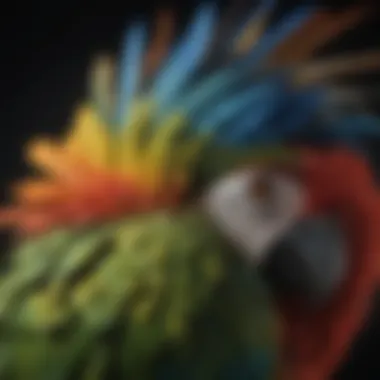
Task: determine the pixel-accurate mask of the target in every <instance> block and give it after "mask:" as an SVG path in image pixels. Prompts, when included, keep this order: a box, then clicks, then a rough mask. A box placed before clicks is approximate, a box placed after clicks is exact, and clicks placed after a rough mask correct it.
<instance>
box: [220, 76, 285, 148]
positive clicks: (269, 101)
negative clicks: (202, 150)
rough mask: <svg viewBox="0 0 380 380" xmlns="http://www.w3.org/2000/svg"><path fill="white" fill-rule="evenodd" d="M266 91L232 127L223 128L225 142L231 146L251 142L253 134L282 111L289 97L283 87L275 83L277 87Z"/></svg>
mask: <svg viewBox="0 0 380 380" xmlns="http://www.w3.org/2000/svg"><path fill="white" fill-rule="evenodd" d="M268 90H270V91H267V93H266V94H263V93H262V96H261V97H260V99H257V101H256V102H255V103H252V105H251V107H250V108H249V109H248V110H247V111H246V112H244V113H242V114H241V115H240V116H239V117H238V118H237V119H236V120H234V121H233V123H232V125H229V126H228V128H225V130H226V132H225V135H224V139H226V141H229V142H230V143H232V144H241V143H243V142H248V141H251V140H252V136H254V135H255V132H256V131H258V130H260V129H262V128H265V127H267V126H268V123H269V122H270V121H271V120H272V119H273V118H274V115H276V113H278V111H279V110H280V109H282V107H283V103H284V102H285V99H286V96H288V95H289V94H288V92H286V90H285V87H284V86H282V85H281V84H280V83H277V86H273V87H272V88H271V89H269V88H268ZM226 127H227V126H226ZM223 129H224V128H223ZM221 130H222V129H221Z"/></svg>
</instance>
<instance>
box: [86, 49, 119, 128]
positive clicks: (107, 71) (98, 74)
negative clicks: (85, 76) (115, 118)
mask: <svg viewBox="0 0 380 380" xmlns="http://www.w3.org/2000/svg"><path fill="white" fill-rule="evenodd" d="M114 82H115V67H114V62H113V61H112V59H111V58H110V57H108V56H100V57H98V58H97V59H96V60H95V61H94V64H93V66H92V68H91V69H90V91H89V92H90V99H91V103H92V106H93V107H94V108H95V109H96V110H97V112H98V114H99V116H100V118H101V119H102V121H103V122H104V123H105V124H109V123H111V122H112V115H113V112H114V106H115V99H114V92H115V88H114V87H115V83H114Z"/></svg>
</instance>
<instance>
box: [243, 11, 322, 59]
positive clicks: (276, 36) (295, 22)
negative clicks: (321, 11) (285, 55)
mask: <svg viewBox="0 0 380 380" xmlns="http://www.w3.org/2000/svg"><path fill="white" fill-rule="evenodd" d="M314 11H315V9H313V8H311V7H307V6H302V7H299V8H298V9H296V10H295V11H293V12H291V13H290V14H289V15H285V16H284V17H283V18H282V19H281V20H280V21H279V22H278V24H276V25H274V26H272V28H270V29H269V30H268V32H266V33H265V34H264V35H263V37H262V38H261V39H260V41H259V43H258V44H257V45H256V46H254V47H253V49H252V51H251V52H250V53H248V56H247V62H248V63H249V64H250V65H258V64H262V62H263V61H264V60H266V58H267V56H268V54H270V53H271V52H272V50H273V49H275V48H276V47H277V45H278V44H279V43H281V41H284V40H285V39H286V38H287V37H288V36H289V35H291V34H292V33H293V32H294V31H295V30H297V29H298V28H299V27H300V26H302V25H303V24H304V23H305V22H306V21H307V20H308V19H309V18H310V17H311V16H312V15H313V13H314Z"/></svg>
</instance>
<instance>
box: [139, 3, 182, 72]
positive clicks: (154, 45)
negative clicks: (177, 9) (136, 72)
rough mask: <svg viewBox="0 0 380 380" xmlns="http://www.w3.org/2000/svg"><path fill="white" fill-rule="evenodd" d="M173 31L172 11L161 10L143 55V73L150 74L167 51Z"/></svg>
mask: <svg viewBox="0 0 380 380" xmlns="http://www.w3.org/2000/svg"><path fill="white" fill-rule="evenodd" d="M174 31H175V23H174V15H173V12H171V11H168V10H165V11H161V12H160V13H159V14H158V16H157V20H156V27H155V32H154V37H153V39H152V42H151V44H150V46H149V49H148V51H147V52H146V55H145V62H144V69H143V72H144V75H145V76H150V75H152V74H153V73H154V72H155V71H156V70H157V68H158V67H159V65H160V64H161V62H162V60H163V59H164V57H165V56H166V54H167V53H168V51H169V48H170V43H171V41H172V39H173V36H174Z"/></svg>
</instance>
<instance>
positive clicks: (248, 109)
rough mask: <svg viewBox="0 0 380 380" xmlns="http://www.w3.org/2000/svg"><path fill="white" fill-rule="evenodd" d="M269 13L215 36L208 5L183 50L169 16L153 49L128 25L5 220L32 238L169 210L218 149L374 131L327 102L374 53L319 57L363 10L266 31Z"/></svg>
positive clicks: (39, 152) (262, 9) (284, 22)
mask: <svg viewBox="0 0 380 380" xmlns="http://www.w3.org/2000/svg"><path fill="white" fill-rule="evenodd" d="M239 6H240V4H239ZM274 7H275V4H274V2H273V1H265V2H264V3H263V4H262V5H261V6H258V7H257V9H256V10H255V12H253V13H250V14H249V16H248V17H246V19H245V20H242V19H241V15H242V8H240V12H237V14H239V22H234V20H230V22H229V23H228V24H229V25H228V27H226V28H221V27H219V28H218V25H219V23H218V21H219V14H218V8H217V7H216V6H215V4H213V3H204V4H202V5H200V6H199V7H198V8H197V9H196V10H195V12H194V15H193V19H192V21H191V22H190V23H189V25H188V28H187V31H186V32H185V33H184V35H183V37H182V38H180V39H179V41H178V43H177V44H176V45H172V43H171V38H172V36H173V34H174V33H173V31H174V19H173V15H172V14H170V13H168V12H163V13H162V14H161V15H160V17H159V18H158V23H157V34H156V36H155V38H153V39H152V44H151V45H150V46H148V42H149V40H150V38H149V36H148V34H147V28H146V26H145V25H144V24H143V23H141V22H137V23H135V24H133V25H132V26H131V27H130V28H129V29H128V31H127V33H126V35H125V38H124V40H123V44H122V49H121V56H120V59H119V62H118V65H115V64H114V62H113V61H112V60H111V59H110V58H109V57H101V58H100V59H99V60H98V61H97V62H96V64H95V66H94V67H93V69H92V71H91V81H90V96H89V99H88V102H87V103H85V104H84V105H83V106H82V107H80V109H79V110H78V111H77V113H76V116H75V118H74V121H73V125H72V128H71V130H70V132H69V134H68V137H67V138H66V139H64V140H63V141H61V142H53V141H50V140H38V141H37V142H35V143H34V144H32V145H31V147H30V150H29V154H28V157H29V159H30V161H31V163H32V165H34V166H36V167H37V168H39V169H40V170H41V171H42V174H43V176H42V177H41V178H33V179H31V180H28V181H26V182H23V183H22V184H21V185H19V186H16V188H15V198H16V206H12V207H10V208H9V209H6V210H3V211H2V213H1V215H0V222H1V223H2V224H3V225H11V226H16V227H19V228H21V229H22V230H24V231H27V232H29V233H31V232H41V231H44V230H46V229H48V228H52V227H54V226H58V225H67V224H83V223H88V222H95V221H102V220H104V219H107V218H111V219H112V218H115V217H116V216H122V215H126V214H129V213H135V212H145V211H150V210H154V209H157V208H166V207H174V206H176V205H178V204H180V203H181V202H182V201H183V198H184V196H185V195H186V193H187V192H188V190H189V188H190V186H191V184H192V182H193V181H194V176H195V173H196V171H197V170H196V168H197V167H198V166H200V165H202V164H204V159H203V152H204V151H205V150H207V149H211V148H212V147H214V146H217V147H221V146H222V147H226V149H229V148H236V147H238V148H243V147H252V146H254V145H256V146H257V145H259V144H261V145H263V144H265V145H267V144H277V143H282V142H284V141H287V140H292V139H293V138H294V137H295V136H297V134H299V133H300V132H301V133H303V134H306V135H308V134H310V135H311V136H313V133H317V134H323V133H326V134H327V135H329V136H330V137H334V136H339V137H342V136H345V135H346V134H347V135H348V138H351V139H352V138H353V139H355V138H357V137H358V136H359V137H360V136H372V135H378V133H379V129H378V128H377V125H378V120H377V119H376V118H369V117H368V115H366V114H360V113H357V112H355V114H354V116H355V121H356V124H355V125H353V124H352V120H353V119H352V116H353V115H350V114H345V115H343V116H342V115H340V114H339V113H336V112H334V110H335V109H334V107H336V103H338V104H340V103H342V102H343V103H344V99H343V98H342V99H338V102H335V103H334V102H330V101H329V94H330V88H329V85H328V84H329V79H330V77H331V76H332V77H336V76H339V75H340V74H347V73H350V72H354V71H356V70H358V69H359V70H360V69H363V70H367V69H372V68H374V67H376V68H377V67H378V66H379V64H380V57H379V54H378V53H376V52H375V53H372V52H369V53H367V55H365V56H363V57H361V61H360V60H358V58H356V60H355V58H350V59H347V58H346V59H340V60H339V59H338V60H337V59H335V60H332V61H326V62H320V63H318V62H315V61H313V60H312V59H313V56H314V55H315V54H316V52H317V51H318V48H319V47H321V46H322V45H323V44H324V43H325V42H326V41H327V40H328V39H329V38H333V37H336V36H338V35H339V34H340V33H343V32H345V31H346V30H348V29H349V28H350V27H352V26H353V25H355V24H357V23H358V22H359V21H360V20H361V19H362V18H363V16H364V15H365V14H366V10H365V9H362V8H358V7H354V8H351V9H349V10H348V11H346V12H343V13H342V14H341V15H334V16H332V15H331V13H329V12H327V11H318V10H316V9H315V8H313V7H310V6H302V7H300V8H298V9H296V10H295V11H292V12H291V13H290V14H287V15H285V16H284V17H283V18H282V19H280V20H279V21H278V22H276V23H274V24H273V23H272V24H271V23H270V22H269V20H270V17H269V16H270V13H271V11H272V10H273V9H274ZM237 8H239V7H238V5H237ZM243 11H244V14H247V12H246V9H243ZM231 14H233V12H232V13H231ZM322 23H323V24H324V27H323V28H318V25H321V24H322ZM300 30H301V32H300ZM302 31H303V32H302ZM305 31H309V32H310V33H311V34H312V36H313V37H312V39H311V40H310V39H307V40H306V39H305V37H304V35H305V33H306V32H305ZM309 32H308V33H309ZM227 34H228V36H227ZM221 36H222V37H221ZM222 38H223V39H222ZM172 46H173V47H172ZM148 47H149V48H148ZM295 47H297V49H296V50H294V49H295ZM293 53H294V54H293ZM316 83H317V85H316ZM320 83H324V85H323V86H321V85H320ZM352 112H354V111H352ZM326 114H327V115H328V117H326ZM315 124H318V126H317V128H315ZM322 124H323V128H322V127H320V125H322ZM345 139H346V137H345Z"/></svg>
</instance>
